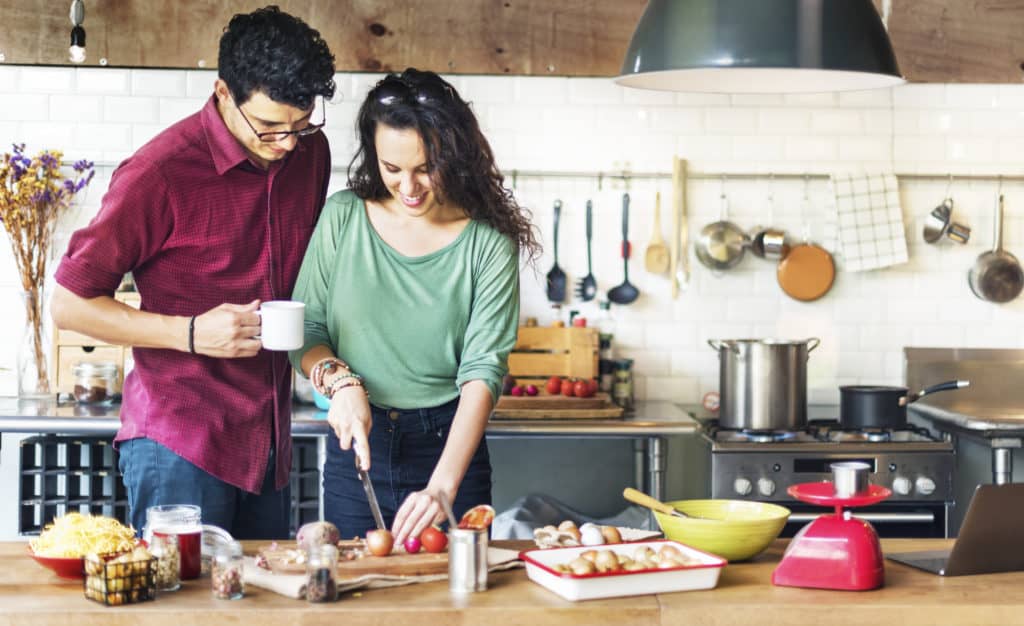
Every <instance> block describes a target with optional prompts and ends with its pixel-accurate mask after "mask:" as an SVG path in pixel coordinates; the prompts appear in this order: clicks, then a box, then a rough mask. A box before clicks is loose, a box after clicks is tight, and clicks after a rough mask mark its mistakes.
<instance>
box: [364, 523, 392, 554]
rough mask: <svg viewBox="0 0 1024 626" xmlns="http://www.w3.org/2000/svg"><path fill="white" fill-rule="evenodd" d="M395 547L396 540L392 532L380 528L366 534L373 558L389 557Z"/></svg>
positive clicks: (367, 545)
mask: <svg viewBox="0 0 1024 626" xmlns="http://www.w3.org/2000/svg"><path fill="white" fill-rule="evenodd" d="M394 545H395V538H394V536H393V535H392V534H391V531H389V530H385V529H383V528H379V529H377V530H371V531H369V532H368V533H366V547H367V548H368V549H369V550H370V554H372V555H373V556H387V555H389V554H391V548H392V547H393V546H394Z"/></svg>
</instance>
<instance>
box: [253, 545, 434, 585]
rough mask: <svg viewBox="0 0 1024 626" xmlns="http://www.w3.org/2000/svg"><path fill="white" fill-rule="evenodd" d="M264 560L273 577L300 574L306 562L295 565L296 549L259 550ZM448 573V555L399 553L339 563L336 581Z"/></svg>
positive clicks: (364, 557) (304, 568)
mask: <svg viewBox="0 0 1024 626" xmlns="http://www.w3.org/2000/svg"><path fill="white" fill-rule="evenodd" d="M259 552H260V554H262V555H263V556H264V557H266V559H267V563H268V565H270V570H271V571H272V572H274V573H276V574H303V573H305V572H306V564H305V563H296V562H295V559H294V555H295V554H296V551H295V550H287V549H278V550H271V549H269V548H264V549H262V550H260V551H259ZM447 573H448V552H440V553H436V554H435V553H431V552H420V553H418V554H406V553H404V552H398V553H395V554H392V555H390V556H363V557H360V558H357V559H353V560H339V561H338V577H339V578H358V577H360V576H363V575H366V574H388V575H391V576H425V575H428V574H447Z"/></svg>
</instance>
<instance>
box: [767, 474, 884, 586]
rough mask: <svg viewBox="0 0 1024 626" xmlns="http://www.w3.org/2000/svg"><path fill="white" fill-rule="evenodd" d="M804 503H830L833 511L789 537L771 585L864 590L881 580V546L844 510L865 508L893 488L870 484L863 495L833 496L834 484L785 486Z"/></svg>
mask: <svg viewBox="0 0 1024 626" xmlns="http://www.w3.org/2000/svg"><path fill="white" fill-rule="evenodd" d="M786 491H787V492H788V493H789V495H791V496H793V497H794V498H796V499H797V500H800V501H802V502H806V503H808V504H820V505H822V506H834V507H835V509H836V512H835V514H830V515H822V516H821V517H819V518H817V519H815V520H814V521H812V522H811V523H809V524H807V525H806V526H804V527H803V528H801V529H800V531H799V532H798V533H797V534H796V536H795V537H793V539H792V540H790V542H789V546H788V547H787V548H786V552H785V553H784V554H783V555H782V561H781V562H780V563H779V565H778V567H776V568H775V571H774V572H772V584H774V585H780V586H783V587H813V588H816V589H842V590H848V591H866V590H868V589H877V588H878V587H881V586H882V585H883V584H884V583H885V568H884V566H883V558H882V546H881V545H880V544H879V542H878V533H876V532H875V529H874V527H873V526H872V525H871V524H869V523H868V522H866V521H864V520H862V519H858V518H856V517H853V515H852V514H851V513H850V511H848V510H844V508H849V507H857V506H868V505H870V504H875V503H877V502H881V501H882V500H885V499H886V498H888V497H889V496H890V495H892V492H891V491H889V490H888V489H886V488H885V487H880V486H878V485H868V488H867V489H866V490H865V491H864V492H863V493H861V494H857V495H853V496H837V495H836V492H835V487H834V485H833V483H831V482H828V481H825V482H818V483H801V484H799V485H793V486H791V487H790V488H789V489H787V490H786Z"/></svg>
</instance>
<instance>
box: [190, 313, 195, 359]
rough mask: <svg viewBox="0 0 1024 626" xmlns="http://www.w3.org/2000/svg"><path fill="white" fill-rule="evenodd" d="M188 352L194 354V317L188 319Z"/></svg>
mask: <svg viewBox="0 0 1024 626" xmlns="http://www.w3.org/2000/svg"><path fill="white" fill-rule="evenodd" d="M188 351H189V352H191V353H192V354H195V353H196V316H195V315H193V316H192V317H190V318H189V319H188Z"/></svg>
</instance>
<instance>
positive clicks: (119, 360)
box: [51, 291, 139, 393]
mask: <svg viewBox="0 0 1024 626" xmlns="http://www.w3.org/2000/svg"><path fill="white" fill-rule="evenodd" d="M114 298H116V299H117V300H120V301H121V302H124V303H125V304H127V305H128V306H132V307H135V308H136V309H137V308H139V294H138V293H137V292H134V291H119V292H117V293H116V294H114ZM126 358H127V359H130V358H131V348H129V347H123V346H112V345H110V344H107V343H104V342H102V341H100V340H99V339H94V338H92V337H89V336H88V335H83V334H81V333H76V332H74V331H71V330H61V329H59V328H58V329H55V331H54V333H53V360H52V364H51V368H52V370H51V371H53V372H54V373H55V377H54V391H55V392H56V393H71V392H72V391H74V388H75V377H74V375H73V374H72V373H71V372H72V369H73V368H74V366H75V364H76V363H81V362H84V361H88V362H91V363H99V362H103V361H107V362H110V363H114V364H115V365H117V384H116V386H115V387H114V389H113V391H114V393H121V385H122V384H123V383H124V365H125V360H126Z"/></svg>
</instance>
